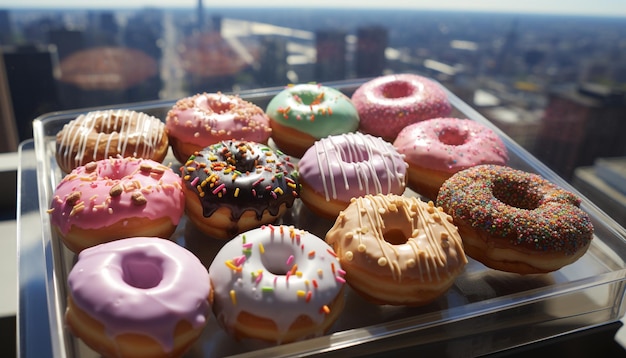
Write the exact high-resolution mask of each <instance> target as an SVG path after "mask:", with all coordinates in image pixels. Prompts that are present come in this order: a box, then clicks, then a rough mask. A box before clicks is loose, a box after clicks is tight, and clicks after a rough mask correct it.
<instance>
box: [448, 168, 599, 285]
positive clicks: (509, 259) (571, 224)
mask: <svg viewBox="0 0 626 358" xmlns="http://www.w3.org/2000/svg"><path fill="white" fill-rule="evenodd" d="M437 205H439V206H441V207H442V208H443V209H444V210H445V211H446V212H447V213H448V214H450V215H451V216H452V218H453V219H454V223H455V224H456V225H457V226H458V228H459V232H460V234H461V238H462V239H463V244H464V248H465V253H466V254H467V255H468V256H470V257H472V258H474V259H476V260H477V261H480V262H482V263H483V264H484V265H486V266H488V267H491V268H493V269H496V270H501V271H507V272H516V273H520V274H534V273H547V272H552V271H556V270H558V269H560V268H561V267H563V266H565V265H569V264H571V263H573V262H574V261H576V260H578V259H579V258H580V257H581V256H582V255H584V253H585V252H586V251H587V249H588V248H589V245H590V243H591V239H592V238H593V225H592V223H591V220H590V218H589V216H588V215H587V214H586V213H585V212H584V211H583V210H582V209H580V207H579V205H580V199H579V198H578V197H577V196H576V195H575V194H573V193H571V192H568V191H566V190H564V189H561V188H559V187H558V186H556V185H555V184H552V183H550V182H549V181H547V180H546V179H544V178H542V177H541V176H539V175H537V174H533V173H527V172H524V171H521V170H517V169H512V168H509V167H505V166H499V165H488V164H486V165H478V166H475V167H472V168H469V169H465V170H463V171H460V172H458V173H456V174H454V175H453V176H452V177H450V179H448V180H447V181H446V182H445V183H444V184H443V186H442V187H441V190H440V191H439V195H438V197H437Z"/></svg>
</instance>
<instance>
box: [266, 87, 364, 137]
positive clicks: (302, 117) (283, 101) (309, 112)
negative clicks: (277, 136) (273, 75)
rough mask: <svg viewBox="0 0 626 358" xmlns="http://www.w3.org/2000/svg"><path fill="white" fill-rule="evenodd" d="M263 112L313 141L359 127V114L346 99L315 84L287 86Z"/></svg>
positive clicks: (327, 88)
mask: <svg viewBox="0 0 626 358" xmlns="http://www.w3.org/2000/svg"><path fill="white" fill-rule="evenodd" d="M265 112H266V113H267V115H268V116H269V117H270V119H271V120H272V121H276V122H277V123H278V124H281V125H283V126H285V127H290V128H293V129H295V130H297V131H300V132H305V133H307V134H309V135H310V136H312V137H315V138H317V139H321V138H324V137H327V136H329V135H336V134H342V133H349V132H354V131H356V130H357V128H358V127H359V114H358V112H357V111H356V108H355V107H354V105H353V104H352V101H351V100H350V98H348V97H347V96H346V95H344V94H343V93H341V92H339V91H338V90H336V89H334V88H330V87H326V86H322V85H317V84H299V85H294V86H289V87H287V88H286V89H285V90H283V91H281V92H280V93H278V94H277V95H276V96H275V97H274V98H272V100H271V101H270V103H269V104H268V105H267V110H266V111H265Z"/></svg>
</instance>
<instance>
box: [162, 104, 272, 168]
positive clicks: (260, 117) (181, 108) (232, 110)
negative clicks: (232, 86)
mask: <svg viewBox="0 0 626 358" xmlns="http://www.w3.org/2000/svg"><path fill="white" fill-rule="evenodd" d="M165 131H166V133H167V135H168V137H169V141H170V145H171V146H172V151H173V152H174V156H175V157H176V159H178V161H180V162H181V163H185V162H186V161H187V159H189V157H190V156H191V155H193V154H194V153H195V152H197V151H200V150H202V149H203V148H205V147H207V146H209V145H212V144H215V143H218V142H220V141H223V140H231V139H236V140H246V141H252V142H257V143H266V142H267V140H268V139H269V137H270V135H271V134H272V129H271V128H270V119H269V117H268V116H267V115H266V114H265V111H263V109H261V108H260V107H258V106H257V105H255V104H253V103H251V102H248V101H246V100H243V99H241V98H240V97H238V96H232V95H225V94H222V93H202V94H196V95H194V96H191V97H187V98H183V99H181V100H179V101H178V102H176V104H175V105H174V106H173V107H172V109H170V111H169V112H168V114H167V118H166V119H165Z"/></svg>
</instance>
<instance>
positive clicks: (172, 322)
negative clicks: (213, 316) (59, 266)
mask: <svg viewBox="0 0 626 358" xmlns="http://www.w3.org/2000/svg"><path fill="white" fill-rule="evenodd" d="M67 283H68V286H69V295H68V307H67V311H66V315H65V318H66V322H67V325H68V327H69V328H70V331H71V332H72V333H73V334H74V335H75V336H77V337H78V338H80V339H82V340H83V341H84V342H85V343H86V344H87V345H88V346H90V347H91V348H92V349H94V350H96V351H98V353H100V354H102V355H104V356H106V357H179V356H182V355H183V353H184V352H185V351H187V350H188V348H189V347H190V346H191V344H193V343H194V342H195V341H196V339H197V338H198V336H199V335H200V334H201V332H202V330H203V329H204V327H205V325H206V323H207V317H208V315H209V313H210V297H209V295H210V279H209V274H208V271H207V269H206V268H205V266H204V265H203V264H202V263H201V262H200V260H199V259H198V258H197V257H196V256H195V255H194V254H192V253H191V252H190V251H188V250H187V249H185V248H183V247H181V246H178V245H177V244H175V243H174V242H172V241H169V240H166V239H160V238H154V237H135V238H129V239H123V240H118V241H114V242H108V243H104V244H101V245H98V246H94V247H91V248H88V249H85V250H83V251H82V252H81V253H80V254H79V255H78V261H77V262H76V264H75V265H74V267H73V268H72V270H71V271H70V273H69V275H68V280H67Z"/></svg>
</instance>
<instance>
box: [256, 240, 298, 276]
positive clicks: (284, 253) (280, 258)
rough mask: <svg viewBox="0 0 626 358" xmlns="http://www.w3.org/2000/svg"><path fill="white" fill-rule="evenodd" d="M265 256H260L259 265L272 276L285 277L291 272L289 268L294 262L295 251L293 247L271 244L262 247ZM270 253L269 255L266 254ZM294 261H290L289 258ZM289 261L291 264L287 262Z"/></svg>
mask: <svg viewBox="0 0 626 358" xmlns="http://www.w3.org/2000/svg"><path fill="white" fill-rule="evenodd" d="M264 247H265V254H263V255H261V264H263V267H264V268H265V269H266V270H267V271H268V272H270V273H271V274H273V275H276V276H285V275H286V274H287V272H289V271H291V268H292V267H293V265H294V264H295V263H296V262H295V254H296V252H295V250H294V247H293V246H291V245H289V244H282V243H271V244H268V245H264ZM270 252H271V253H272V254H271V255H269V254H268V253H270ZM292 256H293V257H294V259H292V260H290V257H292ZM288 261H291V262H288Z"/></svg>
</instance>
